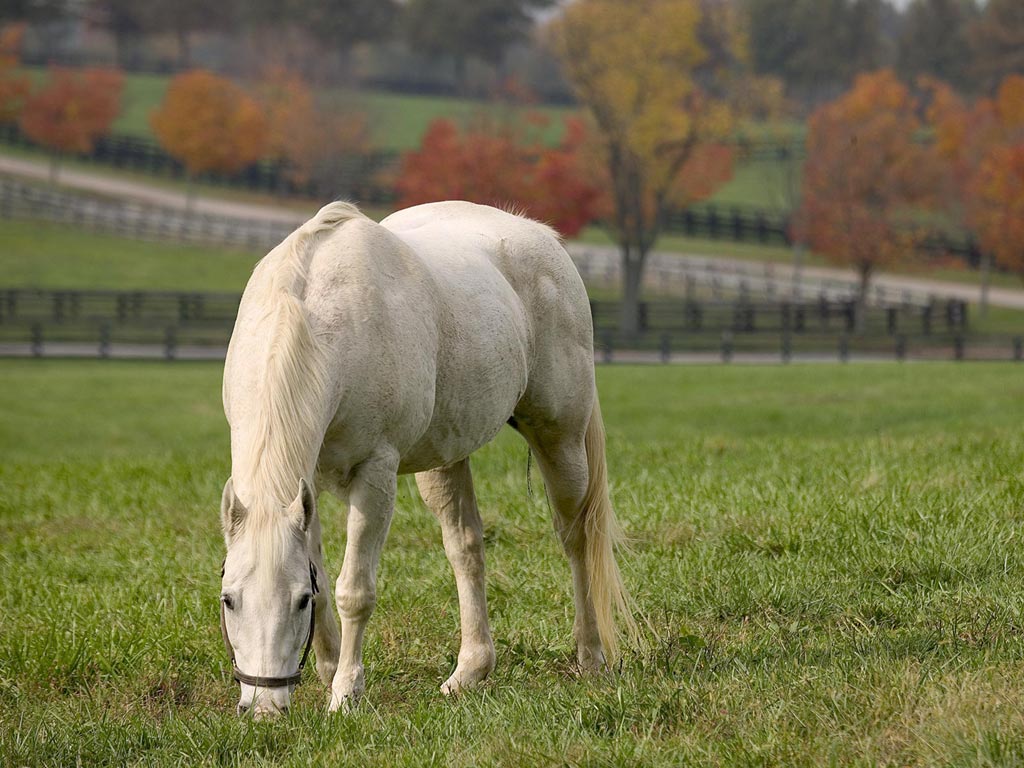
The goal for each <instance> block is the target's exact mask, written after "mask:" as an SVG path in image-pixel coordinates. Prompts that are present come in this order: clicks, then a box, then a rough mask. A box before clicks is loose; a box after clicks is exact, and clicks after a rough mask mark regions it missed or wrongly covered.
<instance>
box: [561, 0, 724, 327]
mask: <svg viewBox="0 0 1024 768" xmlns="http://www.w3.org/2000/svg"><path fill="white" fill-rule="evenodd" d="M719 6H721V4H715V3H712V2H707V1H706V0H579V1H578V2H576V3H573V4H572V5H569V6H568V7H567V8H566V9H565V10H564V12H563V14H562V16H561V17H560V18H558V19H556V20H555V21H554V22H553V23H552V24H551V26H550V28H549V31H548V32H549V37H550V40H551V44H552V47H553V48H554V50H555V52H556V53H557V54H558V56H559V58H560V59H561V61H562V66H563V70H564V72H565V75H566V77H567V78H568V80H569V82H570V83H571V85H572V87H573V90H574V92H575V94H576V96H577V98H578V99H579V101H580V103H581V104H582V105H583V106H584V107H586V109H587V111H588V112H589V114H590V118H591V120H592V123H593V125H594V126H595V128H596V134H597V140H598V141H599V142H600V145H601V150H602V152H601V154H602V156H603V165H604V167H605V169H606V172H607V178H608V180H609V185H610V189H611V197H612V210H613V213H612V215H611V216H610V217H609V218H608V220H607V222H606V223H607V226H608V229H609V230H610V232H611V234H612V236H613V237H614V238H615V240H616V242H617V243H618V245H619V249H620V251H621V257H622V268H623V269H622V271H623V301H622V315H621V320H620V325H621V329H622V331H623V332H625V333H627V334H633V333H635V332H636V331H637V330H638V329H639V300H640V293H641V287H642V283H643V273H644V267H645V264H646V262H647V256H648V254H649V252H650V250H651V248H652V247H653V245H654V243H655V241H656V240H657V237H658V235H659V234H660V232H661V230H662V228H663V226H664V223H665V220H666V218H667V216H668V214H669V213H670V212H671V211H672V210H673V209H676V208H679V207H683V206H685V205H687V204H689V203H692V202H694V201H696V200H699V199H702V198H704V197H707V196H709V195H710V194H712V193H713V192H714V191H715V189H717V188H718V187H719V186H720V185H721V184H723V183H724V182H725V181H727V180H728V179H729V178H730V176H731V173H732V153H731V152H730V151H729V150H728V149H727V148H726V147H725V146H724V145H723V144H722V141H723V139H725V138H726V137H728V136H729V135H731V133H732V131H733V122H734V120H733V115H734V110H733V109H732V108H731V107H730V104H729V101H728V99H727V97H728V90H729V82H728V81H729V78H728V77H727V76H726V75H727V71H726V70H727V66H728V65H731V63H733V62H735V61H740V60H741V59H742V58H743V51H742V50H741V49H742V39H741V37H742V36H741V35H739V34H737V33H736V32H737V31H736V28H735V27H734V26H732V25H731V24H730V23H729V19H730V17H729V16H728V15H722V14H720V13H719V12H718V11H719V10H721V9H720V7H719ZM698 174H699V175H698Z"/></svg>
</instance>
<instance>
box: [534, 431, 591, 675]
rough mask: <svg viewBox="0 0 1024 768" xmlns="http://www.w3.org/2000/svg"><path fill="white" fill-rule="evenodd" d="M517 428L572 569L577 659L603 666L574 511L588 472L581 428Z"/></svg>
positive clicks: (582, 530)
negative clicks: (530, 454)
mask: <svg viewBox="0 0 1024 768" xmlns="http://www.w3.org/2000/svg"><path fill="white" fill-rule="evenodd" d="M520 431H521V432H522V433H523V436H524V437H525V438H526V440H527V442H528V443H529V444H530V448H531V450H532V451H533V454H534V456H535V457H536V458H537V465H538V466H539V467H540V471H541V475H543V477H544V486H545V488H546V489H547V494H548V499H549V500H550V502H551V506H552V507H553V513H554V525H555V531H556V532H557V533H558V538H559V540H560V541H561V542H562V548H563V549H564V550H565V554H566V557H568V559H569V567H570V568H571V570H572V581H573V592H574V598H575V607H576V620H575V621H574V623H573V637H574V638H575V640H576V657H577V661H578V662H579V665H580V668H581V669H583V670H585V671H598V670H600V669H602V668H603V667H604V666H605V654H604V649H603V647H602V645H601V635H600V632H599V631H598V624H597V614H596V611H595V609H594V601H593V596H592V595H591V576H592V575H591V573H590V567H589V565H588V563H587V557H586V548H587V538H586V536H587V534H586V526H585V525H584V524H583V521H582V519H581V514H580V510H581V508H582V506H583V501H584V498H585V496H586V493H587V483H588V478H589V471H588V466H587V452H586V448H585V444H584V429H574V430H571V431H569V432H562V431H560V430H558V429H557V428H546V429H543V430H531V429H529V428H525V429H520Z"/></svg>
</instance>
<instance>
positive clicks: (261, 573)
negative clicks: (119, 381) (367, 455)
mask: <svg viewBox="0 0 1024 768" xmlns="http://www.w3.org/2000/svg"><path fill="white" fill-rule="evenodd" d="M315 504H316V502H315V500H314V498H313V494H312V492H311V491H310V489H309V486H308V485H307V484H306V482H305V480H300V481H299V493H298V496H296V498H295V500H294V501H293V502H292V503H291V504H289V505H288V507H287V508H286V509H285V510H284V511H283V513H282V514H278V515H273V516H270V517H265V518H263V519H260V520H258V521H257V520H253V519H252V516H251V515H250V513H249V510H248V509H247V508H246V507H245V506H244V505H243V504H242V502H241V501H240V500H239V499H238V497H237V496H236V495H235V491H234V487H233V485H232V482H231V480H230V479H228V481H227V484H226V485H225V486H224V495H223V497H222V499H221V521H222V523H223V527H224V539H225V542H226V543H227V556H226V557H225V559H224V574H223V579H222V584H221V597H220V599H221V626H222V630H223V633H224V642H225V645H226V646H227V649H228V653H229V654H230V655H231V657H232V666H233V669H234V675H235V679H236V680H238V681H239V683H241V686H242V695H241V698H240V699H239V702H238V712H239V714H243V713H244V712H246V711H247V710H249V709H250V708H252V710H253V713H254V714H255V715H256V716H259V717H265V716H268V715H276V714H279V713H282V712H285V711H287V709H288V704H289V701H290V698H291V691H292V688H294V687H295V685H296V684H297V682H298V679H299V674H300V673H301V672H302V665H304V664H305V661H306V656H307V655H308V653H309V644H310V643H311V641H312V635H313V627H314V624H313V611H314V601H315V600H316V592H317V581H316V579H317V574H316V568H315V566H314V565H313V562H312V560H311V558H310V553H309V549H308V545H307V538H306V531H307V529H308V528H309V525H310V521H311V519H312V517H313V515H314V514H315ZM261 517H262V516H261Z"/></svg>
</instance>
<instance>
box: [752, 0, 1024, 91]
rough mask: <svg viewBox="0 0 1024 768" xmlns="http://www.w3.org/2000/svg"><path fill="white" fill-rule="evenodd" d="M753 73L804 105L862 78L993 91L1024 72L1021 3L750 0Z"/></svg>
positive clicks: (1013, 0) (1023, 8) (997, 0)
mask: <svg viewBox="0 0 1024 768" xmlns="http://www.w3.org/2000/svg"><path fill="white" fill-rule="evenodd" d="M744 2H745V7H746V12H747V14H748V16H747V19H748V24H749V35H750V52H751V57H752V63H753V65H754V68H755V69H756V70H757V71H758V72H759V73H760V74H765V75H773V76H776V77H779V78H781V79H782V80H783V81H784V82H785V83H786V85H787V87H788V90H789V92H790V93H791V94H792V95H795V96H797V97H798V98H801V99H802V100H804V101H818V100H820V99H821V98H822V97H831V96H834V95H835V94H836V92H838V91H839V90H842V89H843V88H845V87H847V86H849V85H850V84H851V83H852V81H853V80H854V78H855V77H856V76H857V75H858V74H860V73H863V72H868V71H871V70H876V69H880V68H883V67H885V68H891V69H894V70H895V71H896V72H898V73H899V74H900V75H901V76H902V77H903V78H904V79H907V80H910V79H913V78H916V77H919V76H922V75H926V76H930V77H934V78H938V79H940V80H942V81H944V82H947V83H949V84H951V85H952V86H954V87H955V88H957V89H958V90H960V91H962V92H966V93H971V94H975V95H977V94H981V93H984V94H991V93H992V92H994V90H995V88H996V87H997V85H998V84H999V83H1000V82H1001V81H1002V80H1003V78H1004V77H1006V76H1007V75H1010V74H1014V73H1021V72H1024V3H1022V2H1021V0H986V1H985V2H982V1H981V0H912V2H910V3H909V4H907V7H906V8H905V9H904V10H903V11H900V10H898V9H897V8H896V7H895V6H894V5H892V4H890V3H888V2H886V1H885V0H744Z"/></svg>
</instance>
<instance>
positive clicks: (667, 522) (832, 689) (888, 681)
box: [0, 361, 1024, 766]
mask: <svg viewBox="0 0 1024 768" xmlns="http://www.w3.org/2000/svg"><path fill="white" fill-rule="evenodd" d="M598 380H599V387H600V390H601V395H602V401H603V409H604V415H605V419H606V422H607V426H608V433H609V457H610V474H611V477H612V481H613V497H614V500H615V503H616V506H617V509H618V513H619V516H620V519H621V520H622V522H623V525H624V527H625V529H626V531H627V533H628V536H629V539H630V549H629V551H628V552H624V553H623V554H622V555H621V563H622V565H623V569H624V572H625V575H626V579H627V582H628V584H629V586H630V587H631V589H632V591H633V593H634V596H635V599H636V603H637V606H638V611H639V614H640V615H641V616H642V617H643V618H644V619H645V626H644V629H643V638H642V642H641V643H640V645H639V646H638V647H632V648H628V649H627V650H626V652H625V654H624V656H623V658H622V660H621V662H620V664H618V665H617V666H616V668H615V670H614V672H613V673H611V674H608V675H606V676H603V677H599V678H588V679H581V678H579V677H577V676H576V675H575V674H574V673H573V670H572V663H571V659H572V657H573V656H572V646H571V640H570V627H571V622H572V611H571V605H570V604H571V592H570V584H569V573H568V566H567V564H566V562H565V560H564V558H563V557H562V555H561V553H560V552H559V550H558V546H557V544H556V540H555V537H554V534H553V532H552V531H551V526H550V519H549V515H548V510H547V509H546V505H545V502H544V498H543V492H542V490H541V489H540V487H539V478H538V477H537V474H536V472H534V490H533V494H532V497H531V496H530V495H529V494H528V490H527V473H526V469H527V465H526V449H525V445H524V444H523V443H522V441H520V440H519V438H518V437H517V436H516V435H514V434H512V433H511V432H508V431H506V433H503V434H502V435H501V436H500V437H499V439H498V440H497V441H496V442H495V443H494V444H492V445H491V446H488V447H487V448H485V449H483V450H482V451H480V452H479V454H478V455H477V456H475V457H474V470H475V476H476V482H477V491H478V496H479V500H480V504H481V509H482V513H483V517H484V521H485V529H486V540H487V558H488V561H487V565H488V578H487V580H488V588H489V597H490V607H491V617H492V621H493V625H494V630H495V637H496V642H497V647H498V667H497V670H496V671H495V673H494V675H493V676H492V678H491V679H490V680H489V682H488V683H486V684H485V686H484V687H483V688H482V689H481V690H479V691H476V692H471V693H469V694H465V695H462V696H460V697H459V698H457V699H455V700H447V699H444V698H442V697H441V696H440V694H439V693H438V692H437V687H438V686H439V685H440V683H441V682H442V681H443V680H444V679H445V677H446V675H447V674H448V672H449V671H450V669H451V668H452V666H453V664H454V660H455V654H456V651H457V641H458V629H457V627H458V625H457V616H456V605H457V604H456V597H455V586H454V582H453V578H452V576H451V573H450V571H449V569H448V565H447V562H446V561H445V558H444V555H443V551H442V548H441V537H440V532H439V530H438V527H437V525H436V524H435V522H434V520H433V518H432V517H431V515H430V514H429V513H428V512H427V511H426V510H425V508H424V507H423V505H422V504H421V503H420V502H419V501H418V500H417V498H416V496H415V492H414V486H413V482H412V479H411V478H403V479H401V481H400V483H399V487H400V498H399V502H398V507H399V509H398V512H397V514H396V517H395V521H394V525H393V527H392V530H391V534H390V536H389V541H388V544H387V547H386V549H385V552H384V557H383V563H382V568H381V574H380V582H379V603H378V609H377V613H376V614H375V616H374V619H373V621H372V623H371V627H370V631H369V633H368V642H367V653H366V667H367V684H368V687H367V693H366V697H365V700H364V702H363V705H362V706H361V708H360V709H358V710H357V711H356V712H355V713H353V714H351V715H347V716H331V717H329V716H327V714H326V712H325V708H326V707H325V705H326V700H327V692H326V689H325V688H323V687H322V686H321V685H320V684H319V682H318V681H316V679H315V677H314V675H313V674H312V671H311V670H307V673H306V674H307V678H306V683H305V685H303V686H302V687H300V688H299V689H298V690H297V695H296V701H294V702H293V711H292V714H291V715H290V716H289V717H288V718H287V719H282V720H278V721H273V722H253V721H252V720H250V719H239V718H237V717H236V716H235V715H234V704H235V700H236V698H237V690H236V687H235V685H234V684H232V683H231V681H230V676H229V670H228V668H227V659H226V658H225V655H224V649H223V647H222V644H221V640H220V636H219V632H218V628H217V597H218V592H219V574H218V565H219V563H220V559H221V557H222V550H223V543H222V540H221V537H220V532H219V528H218V525H219V524H218V512H217V504H218V500H219V497H220V489H221V486H222V484H223V482H224V480H225V478H226V476H227V473H228V445H227V435H226V427H225V424H224V421H223V416H222V415H221V413H220V405H219V393H220V367H219V366H217V365H209V364H183V363H178V364H151V363H114V362H74V363H69V362H57V361H42V362H36V361H22V362H10V361H0V381H2V382H3V386H2V387H0V413H2V414H3V416H2V418H0V457H2V463H0V569H2V570H0V573H2V579H0V616H2V617H3V621H2V622H0V765H11V766H21V765H61V766H64V765H74V764H81V765H179V764H180V765H200V764H206V765H296V766H298V765H310V764H324V765H327V764H334V765H363V764H378V765H388V766H394V765H409V766H413V765H416V766H419V765H427V764H435V765H451V766H469V765H623V766H626V765H684V764H701V765H721V766H733V765H782V764H785V765H823V764H834V765H855V764H856V765H860V764H891V765H1019V764H1022V763H1024V707H1022V701H1024V612H1022V595H1024V562H1022V559H1021V555H1022V545H1021V537H1022V533H1024V476H1022V471H1021V468H1022V466H1024V434H1022V429H1021V425H1022V424H1024V377H1022V375H1021V369H1020V368H1017V367H1013V366H1010V365H980V364H979V365H952V364H922V365H904V366H899V365H850V366H788V367H765V368H740V367H715V368H711V367H708V368H705V367H605V368H601V369H600V370H599V372H598ZM321 514H322V517H323V520H324V524H325V532H326V539H325V549H326V551H327V555H328V562H329V563H331V564H332V565H331V569H332V570H333V572H334V573H335V574H336V573H337V567H338V558H339V556H340V553H341V551H342V521H341V510H340V509H339V505H338V503H337V502H335V501H334V500H333V499H330V498H329V497H327V496H326V495H325V496H324V497H322V498H321Z"/></svg>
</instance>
